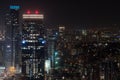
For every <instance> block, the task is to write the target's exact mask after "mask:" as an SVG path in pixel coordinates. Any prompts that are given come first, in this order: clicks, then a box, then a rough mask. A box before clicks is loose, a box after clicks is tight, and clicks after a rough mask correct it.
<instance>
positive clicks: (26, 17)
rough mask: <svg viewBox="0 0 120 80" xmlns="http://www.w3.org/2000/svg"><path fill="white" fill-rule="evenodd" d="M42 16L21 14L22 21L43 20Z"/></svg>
mask: <svg viewBox="0 0 120 80" xmlns="http://www.w3.org/2000/svg"><path fill="white" fill-rule="evenodd" d="M43 18H44V16H43V15H42V14H23V19H43Z"/></svg>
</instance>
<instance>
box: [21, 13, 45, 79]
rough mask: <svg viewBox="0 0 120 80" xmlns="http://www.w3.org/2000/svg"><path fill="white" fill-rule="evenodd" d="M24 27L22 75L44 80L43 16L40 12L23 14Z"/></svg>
mask: <svg viewBox="0 0 120 80" xmlns="http://www.w3.org/2000/svg"><path fill="white" fill-rule="evenodd" d="M22 17H23V25H22V73H23V74H24V75H26V76H28V78H30V80H33V79H35V78H39V79H40V80H44V62H45V43H46V39H45V38H46V36H45V27H44V25H43V18H44V16H43V14H39V12H38V11H35V12H34V13H31V12H30V11H27V13H26V14H23V16H22Z"/></svg>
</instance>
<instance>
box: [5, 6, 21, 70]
mask: <svg viewBox="0 0 120 80" xmlns="http://www.w3.org/2000/svg"><path fill="white" fill-rule="evenodd" d="M19 11H20V6H19V5H10V6H9V9H8V12H7V14H6V18H5V26H6V28H5V30H6V33H5V35H6V36H5V40H6V42H5V43H6V51H5V53H6V57H5V58H6V61H5V64H6V68H9V67H11V66H14V67H16V69H18V67H19V65H20V56H19V55H20V36H19V33H20V23H19V18H20V16H19V15H20V12H19Z"/></svg>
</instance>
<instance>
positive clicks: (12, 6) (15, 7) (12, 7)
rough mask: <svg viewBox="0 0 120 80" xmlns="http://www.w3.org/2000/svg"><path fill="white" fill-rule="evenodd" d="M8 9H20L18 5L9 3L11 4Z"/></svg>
mask: <svg viewBox="0 0 120 80" xmlns="http://www.w3.org/2000/svg"><path fill="white" fill-rule="evenodd" d="M10 9H15V10H19V9H20V6H17V5H11V6H10Z"/></svg>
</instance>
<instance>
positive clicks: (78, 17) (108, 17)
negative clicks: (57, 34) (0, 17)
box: [0, 0, 120, 25]
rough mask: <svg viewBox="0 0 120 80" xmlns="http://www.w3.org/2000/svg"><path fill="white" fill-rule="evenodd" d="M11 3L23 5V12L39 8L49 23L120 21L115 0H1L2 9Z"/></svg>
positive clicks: (119, 10)
mask: <svg viewBox="0 0 120 80" xmlns="http://www.w3.org/2000/svg"><path fill="white" fill-rule="evenodd" d="M10 4H20V5H22V12H24V11H25V10H36V9H39V10H40V12H41V13H44V15H45V22H46V23H47V24H78V25H79V24H82V23H118V22H120V8H119V7H120V6H119V4H117V2H115V1H113V0H109V1H106V0H104V1H101V0H100V1H99V0H96V1H91V0H83V1H82V0H1V1H0V6H1V9H0V11H2V12H3V11H5V8H6V7H7V6H8V5H10ZM3 9H4V10H3Z"/></svg>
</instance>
